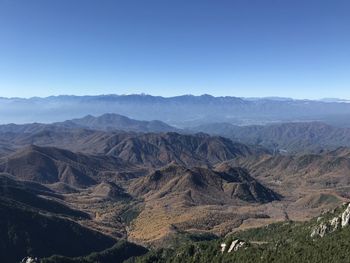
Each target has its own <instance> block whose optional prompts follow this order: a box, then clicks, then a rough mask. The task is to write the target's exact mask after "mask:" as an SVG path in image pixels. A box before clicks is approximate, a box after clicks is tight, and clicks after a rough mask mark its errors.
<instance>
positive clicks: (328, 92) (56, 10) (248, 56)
mask: <svg viewBox="0 0 350 263" xmlns="http://www.w3.org/2000/svg"><path fill="white" fill-rule="evenodd" d="M349 14H350V1H348V0H328V1H326V0H274V1H273V0H255V1H254V0H240V1H235V0H216V1H215V0H211V1H209V0H172V1H170V0H157V1H156V0H147V1H146V0H138V1H135V0H125V1H118V0H115V1H112V0H111V1H107V0H95V1H91V0H0V96H7V97H9V96H20V97H30V96H49V95H58V94H76V95H83V94H110V93H116V94H130V93H141V92H144V93H148V94H152V95H162V96H173V95H180V94H189V93H191V94H195V95H198V94H203V93H208V94H212V95H229V96H246V97H255V96H284V97H294V98H323V97H340V98H348V99H349V98H350V15H349Z"/></svg>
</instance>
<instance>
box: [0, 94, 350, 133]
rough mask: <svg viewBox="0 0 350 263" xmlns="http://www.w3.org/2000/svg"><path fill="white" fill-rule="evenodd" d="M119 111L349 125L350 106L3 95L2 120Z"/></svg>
mask: <svg viewBox="0 0 350 263" xmlns="http://www.w3.org/2000/svg"><path fill="white" fill-rule="evenodd" d="M106 112H110V113H118V114H121V115H125V116H128V117H130V118H134V119H139V120H147V121H151V120H154V119H156V120H160V121H164V122H166V123H169V124H171V125H175V126H177V127H187V126H195V125H201V124H206V123H212V122H214V121H215V122H229V123H233V124H238V125H246V124H266V123H274V122H290V121H323V122H327V123H331V124H336V125H343V126H350V118H349V116H350V104H349V103H347V101H341V100H340V101H339V100H333V99H332V100H325V101H313V100H293V99H281V98H260V99H259V98H254V99H245V98H237V97H213V96H210V95H202V96H192V95H184V96H178V97H170V98H164V97H157V96H151V95H120V96H119V95H101V96H57V97H47V98H30V99H20V98H1V99H0V113H1V116H0V117H1V122H2V123H32V122H59V121H64V120H67V119H72V118H81V117H83V116H86V115H102V114H104V113H106Z"/></svg>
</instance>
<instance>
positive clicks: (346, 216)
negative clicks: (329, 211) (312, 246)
mask: <svg viewBox="0 0 350 263" xmlns="http://www.w3.org/2000/svg"><path fill="white" fill-rule="evenodd" d="M320 221H322V218H320V217H319V218H317V222H320ZM349 223H350V204H348V206H347V208H346V209H345V211H344V212H343V213H342V214H341V215H339V216H336V217H333V218H332V219H330V220H328V221H325V222H321V223H320V224H319V225H317V226H315V227H314V228H313V229H312V231H311V235H310V236H311V237H317V236H320V237H324V236H325V235H326V234H328V233H332V232H334V231H336V230H337V229H339V228H340V227H342V228H343V227H346V226H348V225H349Z"/></svg>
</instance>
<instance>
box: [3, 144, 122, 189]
mask: <svg viewBox="0 0 350 263" xmlns="http://www.w3.org/2000/svg"><path fill="white" fill-rule="evenodd" d="M125 166H128V165H125ZM125 166H124V165H123V163H122V161H120V160H119V159H117V158H114V157H107V156H91V155H84V154H78V153H73V152H70V151H68V150H62V149H58V148H54V147H39V146H35V145H30V146H28V147H25V148H23V149H21V150H19V151H17V152H16V153H14V154H12V155H9V156H7V157H5V158H3V159H0V171H1V172H5V173H9V174H12V175H14V176H15V177H16V178H18V179H22V180H30V181H34V182H39V183H43V184H53V183H57V182H62V183H66V184H68V185H70V186H73V187H78V188H79V187H88V186H91V185H95V184H97V182H98V181H99V180H101V178H103V176H104V174H105V173H109V174H114V175H115V176H117V173H118V172H117V171H115V170H119V171H123V169H124V168H125Z"/></svg>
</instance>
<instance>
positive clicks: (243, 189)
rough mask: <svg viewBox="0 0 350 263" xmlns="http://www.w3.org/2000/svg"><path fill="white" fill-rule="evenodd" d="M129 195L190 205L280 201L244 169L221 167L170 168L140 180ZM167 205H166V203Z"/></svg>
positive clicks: (135, 183)
mask: <svg viewBox="0 0 350 263" xmlns="http://www.w3.org/2000/svg"><path fill="white" fill-rule="evenodd" d="M129 191H130V192H131V193H133V194H134V195H137V196H142V197H143V198H145V199H146V200H148V199H163V200H164V199H165V198H167V199H174V200H176V199H183V200H184V201H185V202H188V203H190V205H210V204H212V205H213V204H216V205H220V204H221V205H222V204H229V203H237V201H247V202H261V203H264V202H271V201H274V200H279V196H278V194H276V193H274V192H273V191H271V190H270V189H267V188H266V187H264V186H263V185H261V184H260V183H259V182H257V181H256V180H255V179H253V178H252V177H251V176H250V175H249V174H248V173H247V171H245V170H243V169H241V168H231V167H228V166H225V167H223V166H222V167H220V170H219V171H213V170H209V169H206V168H197V167H194V168H192V169H188V168H185V167H182V166H178V165H170V166H167V167H165V168H162V169H161V170H156V171H155V172H154V173H151V174H149V175H147V176H145V177H142V178H140V179H137V180H136V181H134V182H133V183H132V184H131V186H130V187H129ZM174 200H173V201H171V202H175V201H174ZM164 202H167V201H164Z"/></svg>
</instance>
